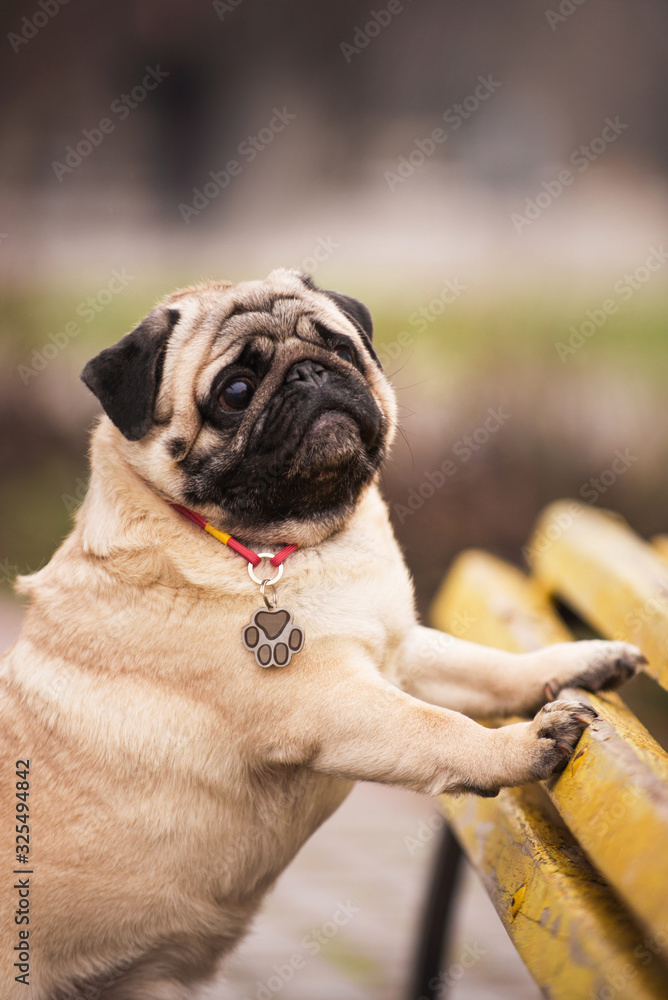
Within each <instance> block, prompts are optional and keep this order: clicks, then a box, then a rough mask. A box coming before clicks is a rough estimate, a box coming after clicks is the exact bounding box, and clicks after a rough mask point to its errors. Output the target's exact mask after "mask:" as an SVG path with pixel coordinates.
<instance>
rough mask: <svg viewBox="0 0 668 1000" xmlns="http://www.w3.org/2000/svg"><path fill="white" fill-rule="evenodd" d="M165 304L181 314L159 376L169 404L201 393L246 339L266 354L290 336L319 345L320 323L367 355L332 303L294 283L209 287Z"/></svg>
mask: <svg viewBox="0 0 668 1000" xmlns="http://www.w3.org/2000/svg"><path fill="white" fill-rule="evenodd" d="M167 304H168V305H169V306H170V307H171V308H175V309H178V311H179V313H180V319H179V322H178V324H177V326H176V328H175V330H174V332H173V334H172V337H171V339H170V342H169V344H168V346H167V351H166V356H165V364H164V373H163V390H164V395H165V396H166V397H169V398H171V399H172V401H173V402H175V401H176V399H177V398H178V397H179V396H183V395H184V394H187V395H188V396H189V397H190V398H192V392H193V388H195V387H196V388H197V389H200V390H201V389H202V388H203V387H204V385H205V383H206V382H207V381H208V380H209V379H210V377H211V375H212V373H213V372H215V371H216V370H217V369H218V368H220V367H221V366H223V365H226V364H229V363H231V362H232V361H233V360H234V359H235V357H236V355H238V354H239V353H240V352H241V350H243V348H244V346H245V345H246V344H247V343H248V342H249V341H250V340H252V341H253V343H254V345H255V346H257V348H258V350H259V351H262V352H263V353H266V354H271V353H272V352H273V351H274V350H275V348H276V345H277V344H280V343H282V342H285V341H286V340H288V339H289V338H292V337H299V338H300V339H301V340H304V341H309V340H311V341H312V342H314V343H321V340H320V338H319V337H318V336H317V335H316V333H315V330H316V324H321V325H322V326H324V327H326V328H327V329H328V330H330V331H332V332H335V333H342V334H344V335H346V336H348V337H350V338H351V339H353V340H354V341H355V342H356V343H357V344H358V345H359V346H360V347H361V348H362V351H363V353H366V351H365V346H364V344H363V338H362V337H361V335H360V334H359V331H358V330H357V328H356V327H355V325H354V324H353V323H352V322H351V321H350V320H349V319H348V317H347V316H345V315H344V314H343V313H341V312H340V310H339V309H338V308H337V307H336V305H335V304H334V302H332V301H331V299H329V298H328V297H327V296H326V295H324V294H322V293H319V292H318V291H315V290H311V289H310V288H308V287H307V286H306V285H304V284H303V283H302V282H298V281H295V283H294V285H293V286H292V287H280V286H279V287H276V286H275V284H273V283H272V282H270V281H248V282H242V283H240V284H238V285H230V286H225V285H213V286H211V287H208V288H203V289H195V290H193V291H192V292H187V293H185V294H179V293H177V294H176V295H174V296H170V298H169V299H168V300H167ZM161 395H163V392H162V391H161ZM184 402H185V400H184Z"/></svg>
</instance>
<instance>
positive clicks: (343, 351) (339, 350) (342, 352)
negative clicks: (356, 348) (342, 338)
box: [334, 347, 353, 365]
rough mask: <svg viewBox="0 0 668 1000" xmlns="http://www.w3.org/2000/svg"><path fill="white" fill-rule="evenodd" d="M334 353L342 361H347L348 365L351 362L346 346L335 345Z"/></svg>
mask: <svg viewBox="0 0 668 1000" xmlns="http://www.w3.org/2000/svg"><path fill="white" fill-rule="evenodd" d="M334 353H335V354H336V355H337V357H339V358H341V360H342V361H347V362H348V364H349V365H352V364H353V356H352V354H351V353H350V351H349V350H348V348H347V347H335V348H334Z"/></svg>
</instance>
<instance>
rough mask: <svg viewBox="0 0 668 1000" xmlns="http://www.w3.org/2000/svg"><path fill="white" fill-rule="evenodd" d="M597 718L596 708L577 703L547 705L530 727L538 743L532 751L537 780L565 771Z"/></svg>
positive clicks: (552, 703) (563, 702)
mask: <svg viewBox="0 0 668 1000" xmlns="http://www.w3.org/2000/svg"><path fill="white" fill-rule="evenodd" d="M597 718H598V716H597V714H596V712H595V711H594V709H593V708H590V707H589V706H588V705H582V704H580V703H579V702H576V701H565V700H563V699H561V700H559V701H553V702H550V704H549V705H544V706H543V708H541V710H540V712H539V713H538V715H537V716H536V717H535V719H534V720H533V722H531V723H530V724H529V732H530V734H531V738H532V740H533V741H534V745H533V747H532V748H531V750H532V757H533V762H532V772H533V775H534V780H535V779H536V778H540V779H544V778H549V776H550V775H551V774H555V773H556V772H559V771H563V769H564V767H565V766H566V763H567V762H568V760H569V759H570V757H572V756H573V752H574V750H575V747H576V746H577V743H578V740H579V739H580V737H581V736H582V733H583V732H584V731H585V729H586V728H587V726H589V725H590V724H591V723H592V722H593V721H594V720H595V719H597Z"/></svg>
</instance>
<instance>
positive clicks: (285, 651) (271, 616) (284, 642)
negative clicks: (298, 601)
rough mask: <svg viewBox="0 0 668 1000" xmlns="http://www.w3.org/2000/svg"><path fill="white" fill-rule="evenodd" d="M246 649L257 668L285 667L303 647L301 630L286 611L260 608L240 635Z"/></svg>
mask: <svg viewBox="0 0 668 1000" xmlns="http://www.w3.org/2000/svg"><path fill="white" fill-rule="evenodd" d="M242 638H243V643H244V646H245V647H246V649H249V650H250V651H251V652H252V653H255V660H256V662H257V664H258V666H260V667H287V665H288V663H289V662H290V660H291V659H292V657H293V656H294V655H295V653H298V652H299V651H300V649H301V648H302V646H303V645H304V630H303V629H302V628H300V627H299V625H295V623H294V616H293V614H292V611H289V610H288V609H287V608H276V607H272V608H271V609H267V608H260V610H259V611H256V612H255V614H254V615H253V617H252V618H251V620H250V622H249V623H248V625H246V627H245V629H244V630H243V634H242Z"/></svg>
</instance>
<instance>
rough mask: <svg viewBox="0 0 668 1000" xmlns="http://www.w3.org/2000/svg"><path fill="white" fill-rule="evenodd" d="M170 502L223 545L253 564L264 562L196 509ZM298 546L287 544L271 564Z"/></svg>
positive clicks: (278, 563) (278, 564) (275, 564)
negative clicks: (214, 525) (210, 522)
mask: <svg viewBox="0 0 668 1000" xmlns="http://www.w3.org/2000/svg"><path fill="white" fill-rule="evenodd" d="M170 504H171V506H172V507H173V508H174V510H178V512H179V514H183V516H184V517H187V518H188V520H190V521H193V523H194V524H197V525H199V527H200V528H204V530H205V531H208V533H209V534H210V535H213V537H214V538H217V539H218V541H219V542H222V543H223V545H227V546H228V548H230V549H233V551H234V552H237V553H238V554H239V555H240V556H243V558H244V559H247V560H248V562H249V563H252V565H253V566H259V565H260V563H261V562H262V560H261V558H260V556H259V555H258V554H257V552H253V550H252V549H247V548H246V546H245V545H242V544H241V542H238V541H237V540H236V538H232V536H231V535H228V534H227V532H225V531H219V530H218V528H214V527H213V525H212V524H209V522H208V521H207V520H206V518H204V517H202V515H201V514H198V513H197V512H196V511H194V510H190V508H189V507H182V506H181V504H180V503H171V501H170ZM298 548H299V545H286V546H285V548H284V549H281V551H280V552H277V553H276V555H275V556H272V558H271V559H270V560H269V561H270V563H271V565H272V566H280V565H281V563H282V562H283V560H284V559H287V558H288V556H290V555H292V553H293V552H296V550H297V549H298Z"/></svg>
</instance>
